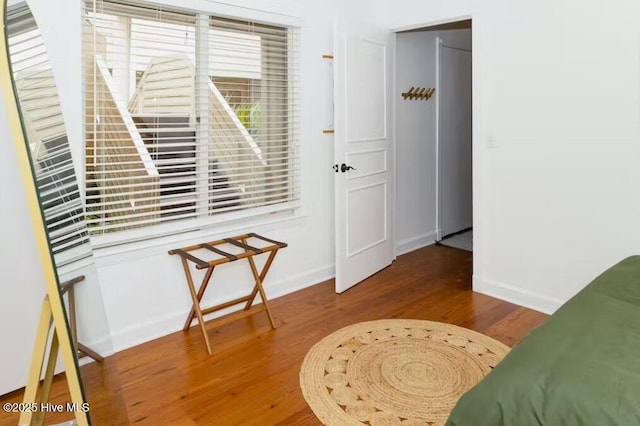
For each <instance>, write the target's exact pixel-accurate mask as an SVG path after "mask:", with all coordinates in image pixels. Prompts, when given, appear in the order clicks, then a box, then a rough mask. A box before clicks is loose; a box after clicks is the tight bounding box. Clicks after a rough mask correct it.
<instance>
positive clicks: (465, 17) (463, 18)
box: [393, 15, 473, 33]
mask: <svg viewBox="0 0 640 426" xmlns="http://www.w3.org/2000/svg"><path fill="white" fill-rule="evenodd" d="M469 20H471V21H472V20H473V16H472V15H460V16H456V17H453V18H443V19H438V20H435V21H429V22H423V23H421V24H411V25H405V26H403V27H398V28H395V29H394V30H393V31H394V32H397V33H398V32H402V31H410V30H417V29H422V28H427V27H435V26H437V25H443V24H452V23H454V22H460V21H469ZM471 27H472V28H473V25H471Z"/></svg>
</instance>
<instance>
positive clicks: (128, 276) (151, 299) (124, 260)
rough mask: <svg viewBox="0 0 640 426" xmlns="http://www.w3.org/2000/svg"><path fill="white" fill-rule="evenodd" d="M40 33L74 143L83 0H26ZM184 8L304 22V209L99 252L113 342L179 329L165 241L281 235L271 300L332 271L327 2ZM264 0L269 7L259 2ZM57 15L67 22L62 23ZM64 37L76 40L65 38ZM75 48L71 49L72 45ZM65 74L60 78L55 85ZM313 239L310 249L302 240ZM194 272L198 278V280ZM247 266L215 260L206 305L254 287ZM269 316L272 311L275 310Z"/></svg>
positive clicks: (182, 302) (249, 0)
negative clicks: (56, 1)
mask: <svg viewBox="0 0 640 426" xmlns="http://www.w3.org/2000/svg"><path fill="white" fill-rule="evenodd" d="M29 3H30V5H31V7H32V10H33V13H34V15H35V16H36V19H37V20H38V22H39V24H40V25H41V28H42V30H43V33H44V37H45V40H46V41H47V48H48V50H49V53H50V57H51V59H52V63H53V67H54V71H56V77H57V78H58V81H59V87H60V91H61V93H60V98H61V103H62V104H63V109H64V113H65V118H68V120H67V125H68V127H69V129H70V130H69V133H70V139H73V140H72V143H76V144H78V146H82V138H81V135H82V120H81V117H82V110H83V104H82V102H81V85H80V84H78V83H77V82H78V81H81V77H80V76H81V68H80V64H81V57H80V52H81V45H80V41H79V39H78V37H77V34H79V33H80V31H79V28H80V19H81V15H80V1H79V0H73V1H68V2H65V6H64V7H58V5H56V7H52V5H51V3H50V2H47V1H44V0H32V1H30V2H29ZM180 6H181V7H187V8H192V9H194V10H204V11H207V10H208V11H211V12H215V13H222V14H226V15H231V16H238V17H246V18H251V19H258V20H267V21H275V22H282V23H294V24H298V25H300V26H301V27H302V33H301V40H302V48H301V52H302V61H301V68H302V69H301V73H302V111H303V114H302V123H301V124H302V126H301V127H302V135H301V136H302V138H301V142H302V143H301V145H302V170H303V176H302V179H303V181H302V196H303V209H302V215H300V216H299V217H297V218H295V219H293V220H287V221H282V222H279V223H274V224H270V225H258V224H253V225H250V226H244V227H237V226H236V227H235V228H233V229H218V228H216V229H212V230H209V231H202V232H199V233H193V234H188V235H181V236H174V237H172V238H167V239H163V240H157V241H153V242H151V243H145V244H138V245H133V246H130V247H128V248H126V250H124V251H122V250H102V251H98V252H96V259H97V265H98V275H99V278H100V283H101V286H102V291H103V296H104V302H105V309H106V313H107V317H108V319H109V325H110V327H111V331H112V335H113V342H114V347H115V349H116V350H119V349H123V348H126V347H130V346H132V345H136V344H139V343H142V342H145V341H148V340H151V339H153V338H156V337H159V336H163V335H166V334H168V333H170V332H173V331H176V330H179V329H180V328H181V327H182V324H183V322H184V318H185V317H186V314H187V312H188V310H189V309H190V306H191V301H190V297H189V293H188V291H187V287H186V284H185V278H184V273H183V271H182V267H181V263H180V261H179V259H177V258H175V257H171V256H169V255H168V254H167V251H168V250H169V249H171V248H176V247H181V246H185V245H189V244H192V243H195V242H201V241H210V240H213V239H217V238H219V237H223V236H229V235H231V234H236V233H242V232H245V231H253V232H257V233H261V234H264V235H267V236H269V237H271V238H274V239H278V240H282V241H286V242H287V243H289V248H287V249H284V250H281V252H280V253H279V254H278V256H277V258H276V260H275V262H274V264H273V266H272V268H271V271H270V273H269V275H268V277H267V280H266V283H265V288H266V291H267V294H268V295H269V296H270V297H271V298H273V297H277V296H279V295H282V294H286V293H289V292H291V291H294V290H297V289H299V288H303V287H306V286H309V285H312V284H315V283H318V282H321V281H324V280H326V279H329V278H331V277H332V276H333V274H334V248H333V217H334V215H333V171H332V170H331V165H332V164H333V148H332V139H331V136H330V135H329V136H327V135H323V134H322V129H323V127H324V126H325V125H326V124H327V123H326V121H327V120H326V119H324V117H323V115H325V114H326V108H325V105H326V104H327V102H329V101H330V99H331V97H332V92H331V80H330V78H328V77H329V76H328V75H327V73H326V67H324V66H323V65H326V64H325V63H324V62H323V61H326V60H324V59H322V57H321V55H322V54H323V53H331V51H332V29H333V25H332V20H333V17H334V13H333V12H332V6H331V5H328V4H326V3H325V4H323V5H307V6H305V8H304V10H302V8H301V7H300V5H299V4H298V2H293V1H288V0H280V1H275V0H274V1H271V2H269V3H268V4H267V3H265V2H261V1H257V0H246V1H242V2H234V6H230V5H228V4H214V3H213V2H210V1H204V0H192V1H188V2H182V3H181V5H180ZM265 7H268V8H269V11H268V12H264V11H261V10H260V9H262V8H265ZM333 10H335V9H333ZM60 22H65V25H64V26H60V25H59V23H60ZM70 43H71V44H72V45H71V46H70ZM74 46H75V47H74ZM61 82H62V83H61ZM74 136H75V137H74ZM309 246H313V247H314V252H313V254H311V255H310V254H308V250H307V248H308V247H309ZM199 277H200V275H197V278H196V280H197V281H198V282H199V280H198V278H199ZM251 286H252V283H251V275H250V270H249V267H248V265H247V264H244V263H242V262H237V263H235V264H229V265H225V266H224V267H219V268H217V270H216V273H215V274H214V277H213V280H212V283H211V286H210V289H209V290H208V292H207V294H206V296H205V300H204V304H207V305H209V304H215V303H218V302H222V301H226V300H229V299H232V298H235V297H237V296H240V295H242V294H245V293H248V292H249V291H250V289H251ZM275 316H276V317H277V316H278V313H277V312H275Z"/></svg>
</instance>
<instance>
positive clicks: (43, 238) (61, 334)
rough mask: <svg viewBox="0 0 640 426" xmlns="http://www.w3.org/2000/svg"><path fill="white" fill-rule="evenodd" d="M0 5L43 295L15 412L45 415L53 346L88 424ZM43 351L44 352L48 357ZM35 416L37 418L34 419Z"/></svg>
mask: <svg viewBox="0 0 640 426" xmlns="http://www.w3.org/2000/svg"><path fill="white" fill-rule="evenodd" d="M0 8H1V10H2V12H0V13H1V14H2V25H1V28H2V29H1V30H0V31H1V32H2V34H1V36H2V40H1V41H0V46H1V47H0V83H1V87H2V91H3V92H4V99H5V108H6V113H7V118H8V122H9V126H10V128H11V129H10V130H11V134H12V136H13V140H14V142H15V147H16V153H17V156H18V163H19V166H20V172H21V175H22V181H23V184H24V189H25V195H26V199H27V204H28V207H29V212H30V216H31V222H32V226H33V231H34V237H35V242H36V247H37V250H38V253H39V255H40V259H41V261H42V271H43V273H44V281H45V287H46V290H47V296H46V297H45V298H44V302H43V304H42V311H41V314H40V321H39V326H38V330H37V334H36V342H35V347H34V351H33V357H32V362H31V367H30V373H29V379H28V383H27V386H26V387H25V393H24V399H23V401H24V402H25V403H28V404H33V405H31V406H32V407H33V408H34V410H32V411H28V412H23V413H22V414H21V415H20V420H19V424H20V425H38V424H42V423H43V421H44V418H43V414H44V413H43V411H42V410H40V408H41V405H39V404H40V403H45V402H46V399H47V398H48V393H49V389H50V386H51V382H52V380H53V375H54V369H55V364H56V360H57V356H58V352H60V354H61V355H62V360H63V364H64V368H65V373H66V378H67V384H68V387H69V393H70V395H71V401H72V403H73V404H74V405H73V406H74V407H76V410H75V412H74V415H75V419H76V422H77V424H78V425H80V426H88V425H89V424H90V422H89V415H88V412H85V411H84V410H83V409H84V408H85V407H87V406H86V405H85V403H86V402H85V400H84V394H83V390H82V385H81V382H80V376H79V368H78V365H77V363H76V357H75V354H74V351H75V349H74V346H73V343H72V337H71V333H70V331H69V327H68V325H67V321H66V317H65V313H64V306H63V301H62V296H61V293H60V292H59V290H58V283H57V276H56V272H55V269H54V266H53V259H52V258H51V254H50V252H49V242H48V239H47V234H46V232H45V227H44V220H43V217H42V212H41V210H40V205H39V202H38V195H37V193H36V187H35V183H34V180H33V175H32V166H31V162H30V161H31V160H30V157H29V152H28V145H27V143H26V141H25V136H24V131H23V125H22V122H21V118H20V113H19V111H18V103H17V97H16V95H15V92H14V87H13V83H12V81H11V67H10V65H9V56H8V52H7V35H6V15H5V14H6V0H0ZM52 324H53V338H52V339H51V345H49V350H48V351H47V346H48V345H47V343H48V340H49V334H50V330H51V329H52V328H51V325H52ZM47 354H48V358H47ZM45 364H46V371H45V377H44V380H42V381H41V380H40V377H41V375H42V368H43V366H44V365H45ZM38 422H40V423H38Z"/></svg>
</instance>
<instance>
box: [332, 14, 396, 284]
mask: <svg viewBox="0 0 640 426" xmlns="http://www.w3.org/2000/svg"><path fill="white" fill-rule="evenodd" d="M392 37H393V35H392V33H391V32H388V31H383V30H373V29H364V28H361V27H358V28H356V27H355V26H354V25H349V26H348V27H345V26H341V25H336V29H335V34H334V60H333V65H334V108H335V114H334V120H335V166H334V170H336V171H335V212H336V292H338V293H341V292H343V291H345V290H347V289H348V288H350V287H352V286H354V285H355V284H357V283H359V282H360V281H362V280H364V279H365V278H367V277H369V276H370V275H373V274H375V273H376V272H378V271H379V270H381V269H383V268H385V267H386V266H388V265H389V264H391V262H392V260H393V232H392V227H391V223H392V222H391V220H392V218H391V212H390V201H391V200H392V197H391V196H392V185H391V170H390V167H391V164H392V161H391V160H392V158H391V150H390V141H391V136H390V135H391V134H392V132H391V119H390V117H391V115H390V112H391V108H390V100H391V93H390V89H391V84H390V77H391V58H392V55H391V41H392ZM343 165H344V166H343ZM349 167H352V168H349ZM343 170H344V171H343Z"/></svg>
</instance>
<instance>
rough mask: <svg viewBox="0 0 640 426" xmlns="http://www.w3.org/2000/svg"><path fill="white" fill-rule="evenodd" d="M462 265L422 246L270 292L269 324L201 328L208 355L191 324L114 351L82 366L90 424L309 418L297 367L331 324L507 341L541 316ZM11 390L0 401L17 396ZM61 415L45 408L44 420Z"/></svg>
mask: <svg viewBox="0 0 640 426" xmlns="http://www.w3.org/2000/svg"><path fill="white" fill-rule="evenodd" d="M471 265H472V258H471V253H468V252H465V251H461V250H457V249H452V248H448V247H442V246H430V247H426V248H423V249H420V250H417V251H414V252H412V253H408V254H406V255H403V256H400V257H399V258H398V260H397V261H396V262H394V263H393V264H392V265H391V266H389V267H388V268H386V269H385V270H383V271H381V272H380V273H378V274H376V275H374V276H373V277H371V278H369V279H367V280H366V281H365V282H363V283H361V284H359V285H357V286H356V287H354V288H352V289H350V290H348V291H347V292H345V293H343V294H341V295H338V294H335V292H334V287H333V281H332V280H331V281H327V282H324V283H322V284H318V285H315V286H312V287H309V288H307V289H304V290H301V291H298V292H296V293H293V294H289V295H287V296H284V297H281V298H278V299H274V300H273V301H272V302H271V308H272V311H273V313H274V316H275V317H276V324H277V325H278V328H277V329H276V330H271V328H270V326H269V321H268V319H267V316H266V315H264V314H263V313H260V314H257V315H255V316H253V317H250V318H246V319H242V320H239V321H236V322H233V323H230V324H227V325H224V326H222V327H219V328H216V329H212V330H210V337H211V342H212V346H213V351H214V354H213V355H212V356H209V355H207V351H206V348H205V344H204V340H203V338H202V335H201V334H200V330H199V328H198V327H192V328H191V329H190V330H189V331H188V332H186V333H183V332H177V333H173V334H171V335H169V336H165V337H162V338H160V339H157V340H154V341H151V342H148V343H145V344H143V345H140V346H137V347H135V348H132V349H128V350H126V351H122V352H120V353H118V354H116V355H115V356H113V357H110V359H108V360H107V361H108V362H107V365H106V366H104V367H102V368H100V367H99V366H97V365H96V364H93V365H87V366H85V367H83V376H84V377H85V383H86V386H85V387H86V389H87V392H88V393H89V392H90V391H92V390H93V389H94V388H98V387H99V386H98V385H101V386H102V388H101V389H100V391H99V393H98V395H96V396H95V397H94V398H92V399H90V401H91V404H92V405H91V411H90V413H91V415H92V419H93V424H94V425H99V426H101V425H122V424H127V421H128V422H130V423H131V424H133V425H154V426H157V425H207V426H209V425H215V426H226V425H229V426H236V425H260V426H265V425H286V426H289V425H305V426H308V425H318V424H319V422H318V421H317V419H316V418H315V417H314V415H313V413H312V412H311V410H310V409H309V408H308V406H307V404H306V402H305V401H304V399H303V397H302V393H301V392H300V389H299V385H298V372H299V368H300V365H301V363H302V360H303V358H304V356H305V354H306V353H307V351H308V350H309V348H310V347H311V346H312V345H313V344H314V343H315V342H317V341H318V340H320V339H321V338H322V337H324V336H326V335H327V334H329V333H331V332H333V331H335V330H337V329H339V328H341V327H344V326H346V325H349V324H353V323H355V322H359V321H367V320H373V319H381V318H414V319H426V320H432V321H441V322H447V323H451V324H456V325H459V326H462V327H467V328H470V329H473V330H476V331H479V332H481V333H484V334H487V335H489V336H491V337H493V338H495V339H497V340H500V341H502V342H503V343H505V344H507V345H509V346H512V345H514V344H515V343H517V342H518V341H519V340H520V339H522V337H524V336H525V335H526V334H527V333H528V332H529V331H530V330H531V329H533V328H534V327H536V326H537V325H538V324H540V323H541V322H542V321H543V320H544V319H545V318H546V315H544V314H541V313H539V312H536V311H532V310H529V309H526V308H522V307H518V306H516V305H513V304H510V303H507V302H502V301H500V300H497V299H494V298H491V297H487V296H483V295H481V294H477V293H473V292H472V291H471V267H472V266H471ZM180 285H182V283H181V284H180ZM267 291H268V279H267ZM116 372H117V373H119V374H117V373H116ZM65 386H66V384H65V383H64V375H61V376H59V377H57V378H56V382H55V386H54V389H53V392H52V400H53V401H54V402H56V403H64V402H66V400H67V396H66V391H65ZM21 393H22V392H21V391H16V392H13V393H11V394H8V395H5V396H3V397H0V402H1V403H4V402H7V401H10V402H11V401H14V402H18V401H20V400H21V396H22V395H21ZM109 395H111V396H110V397H109ZM114 395H115V397H114ZM17 418H18V417H17V415H16V414H7V413H0V425H15V424H16V423H17ZM68 418H69V416H68V415H66V416H59V415H56V416H53V415H52V416H50V417H47V424H51V423H55V422H57V421H62V420H65V419H68Z"/></svg>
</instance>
